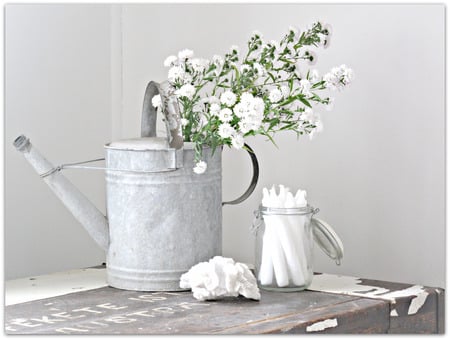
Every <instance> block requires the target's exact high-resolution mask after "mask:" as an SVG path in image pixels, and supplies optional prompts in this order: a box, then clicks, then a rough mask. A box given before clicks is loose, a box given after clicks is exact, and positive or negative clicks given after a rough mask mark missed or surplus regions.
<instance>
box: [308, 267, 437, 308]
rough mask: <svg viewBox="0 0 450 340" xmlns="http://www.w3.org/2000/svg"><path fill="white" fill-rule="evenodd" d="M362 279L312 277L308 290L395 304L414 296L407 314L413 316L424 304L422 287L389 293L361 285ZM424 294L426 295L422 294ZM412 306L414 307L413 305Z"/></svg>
mask: <svg viewBox="0 0 450 340" xmlns="http://www.w3.org/2000/svg"><path fill="white" fill-rule="evenodd" d="M361 282H362V279H360V278H357V277H352V276H340V275H332V274H321V275H314V278H313V281H312V283H311V285H310V286H309V287H308V289H309V290H315V291H320V292H327V293H335V294H345V295H352V296H360V297H365V298H372V299H380V300H387V301H390V302H395V301H396V299H397V298H399V297H407V296H414V295H415V296H416V298H414V299H413V300H412V301H411V306H412V307H411V306H410V311H411V313H410V312H409V311H408V314H415V313H417V311H418V310H419V308H420V307H421V306H422V305H423V304H424V303H425V301H426V298H427V295H428V293H427V292H426V291H425V290H424V287H423V286H419V285H415V286H411V287H408V288H405V289H401V290H394V291H389V289H386V288H383V287H376V286H370V285H363V284H361ZM424 293H426V294H424ZM413 304H414V305H413Z"/></svg>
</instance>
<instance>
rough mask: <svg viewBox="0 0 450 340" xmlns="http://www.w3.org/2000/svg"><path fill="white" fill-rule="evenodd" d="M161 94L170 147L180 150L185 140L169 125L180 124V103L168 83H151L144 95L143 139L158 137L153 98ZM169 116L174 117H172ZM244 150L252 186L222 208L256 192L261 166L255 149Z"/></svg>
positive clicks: (246, 145) (248, 147) (247, 147)
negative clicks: (250, 171)
mask: <svg viewBox="0 0 450 340" xmlns="http://www.w3.org/2000/svg"><path fill="white" fill-rule="evenodd" d="M157 94H159V95H160V96H161V101H162V106H163V107H164V109H163V113H164V115H165V121H166V127H167V131H168V137H169V146H170V147H173V148H175V149H179V148H181V147H182V146H183V139H182V138H181V137H180V136H179V134H178V129H177V128H174V129H172V130H171V129H170V124H168V122H169V120H170V119H175V120H176V121H177V123H178V124H179V123H180V114H179V109H178V103H176V102H175V101H174V100H176V99H175V98H174V97H173V96H170V85H169V84H168V83H167V82H164V83H161V84H158V83H156V82H154V81H151V82H150V83H149V84H148V85H147V88H146V90H145V95H144V105H143V109H142V118H141V137H156V108H155V107H154V106H153V104H152V98H153V97H154V96H155V95H157ZM169 115H172V117H170V116H169ZM244 148H245V149H246V150H247V152H248V154H249V156H250V159H251V161H252V165H253V176H252V179H251V181H250V185H249V186H248V188H247V190H246V191H245V192H244V193H243V194H242V195H241V196H240V197H238V198H236V199H234V200H232V201H227V202H222V206H223V205H226V204H230V205H232V204H239V203H241V202H243V201H245V200H246V199H247V198H248V197H249V196H250V195H251V194H252V193H253V191H254V190H255V188H256V184H257V183H258V178H259V164H258V159H257V158H256V155H255V153H254V151H253V149H252V148H251V147H250V146H249V145H248V144H245V145H244Z"/></svg>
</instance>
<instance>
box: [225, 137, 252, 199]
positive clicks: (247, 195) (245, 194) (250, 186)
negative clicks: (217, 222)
mask: <svg viewBox="0 0 450 340" xmlns="http://www.w3.org/2000/svg"><path fill="white" fill-rule="evenodd" d="M244 148H245V149H246V150H247V152H248V154H249V156H250V159H251V161H252V165H253V176H252V179H251V181H250V185H249V187H248V188H247V190H246V191H245V192H244V193H243V194H242V196H240V197H238V198H236V199H235V200H232V201H227V202H222V206H224V205H226V204H230V205H231V204H239V203H241V202H243V201H245V200H246V199H247V198H248V197H249V196H250V195H251V194H252V193H253V191H254V190H255V188H256V184H257V183H258V178H259V164H258V159H257V158H256V155H255V153H254V151H253V149H252V148H251V147H250V146H249V145H248V144H244Z"/></svg>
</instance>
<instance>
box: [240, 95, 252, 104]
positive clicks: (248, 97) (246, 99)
mask: <svg viewBox="0 0 450 340" xmlns="http://www.w3.org/2000/svg"><path fill="white" fill-rule="evenodd" d="M253 100H254V97H253V95H252V94H251V93H248V92H244V93H243V94H241V99H240V103H242V104H243V105H244V106H246V107H250V105H251V104H252V103H253Z"/></svg>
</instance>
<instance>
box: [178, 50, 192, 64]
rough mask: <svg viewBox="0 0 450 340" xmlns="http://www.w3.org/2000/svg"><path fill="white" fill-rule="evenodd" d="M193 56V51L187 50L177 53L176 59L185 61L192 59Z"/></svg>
mask: <svg viewBox="0 0 450 340" xmlns="http://www.w3.org/2000/svg"><path fill="white" fill-rule="evenodd" d="M193 56H194V51H192V50H189V49H187V48H186V49H184V50H181V51H180V52H178V59H180V60H183V61H184V60H186V59H189V58H192V57H193Z"/></svg>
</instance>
